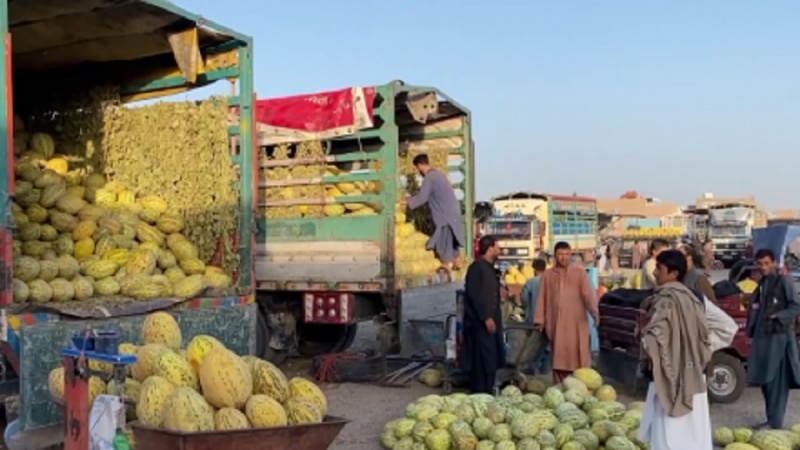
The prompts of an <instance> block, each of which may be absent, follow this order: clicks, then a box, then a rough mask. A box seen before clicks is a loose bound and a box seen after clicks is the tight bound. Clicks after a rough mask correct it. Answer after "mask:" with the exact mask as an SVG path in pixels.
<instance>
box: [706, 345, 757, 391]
mask: <svg viewBox="0 0 800 450" xmlns="http://www.w3.org/2000/svg"><path fill="white" fill-rule="evenodd" d="M706 381H707V383H708V399H709V401H711V402H713V403H721V404H727V403H734V402H735V401H736V400H739V397H741V396H742V394H743V393H744V390H745V388H746V387H747V374H746V373H745V370H744V364H743V363H742V361H741V360H740V359H739V358H737V357H735V356H732V355H729V354H727V353H723V352H716V353H714V355H713V356H712V357H711V377H710V378H709V379H708V380H706Z"/></svg>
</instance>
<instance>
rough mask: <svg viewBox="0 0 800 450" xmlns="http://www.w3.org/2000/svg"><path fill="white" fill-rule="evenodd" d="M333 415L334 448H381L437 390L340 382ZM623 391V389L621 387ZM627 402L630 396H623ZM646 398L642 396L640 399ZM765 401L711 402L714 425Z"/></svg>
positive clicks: (758, 412) (740, 418)
mask: <svg viewBox="0 0 800 450" xmlns="http://www.w3.org/2000/svg"><path fill="white" fill-rule="evenodd" d="M373 342H374V328H373V327H372V326H371V324H363V325H362V326H361V327H360V329H359V337H358V340H357V342H356V347H355V348H357V349H364V348H369V347H371V346H373V345H374V343H373ZM308 370H309V364H308V362H307V361H298V360H294V361H291V362H290V363H289V364H288V367H287V371H289V372H294V373H298V372H299V373H302V372H306V373H308V372H307V371H308ZM325 390H326V394H327V396H328V401H329V403H330V412H331V414H332V415H336V416H340V417H345V418H347V419H349V420H350V421H351V422H350V424H348V425H347V426H346V427H345V429H344V430H343V431H342V433H341V434H340V435H339V438H338V439H337V440H336V442H335V444H334V445H333V447H331V450H378V449H380V448H381V446H380V443H379V436H380V434H381V432H382V430H383V425H384V424H385V423H386V422H388V421H389V420H392V419H394V418H396V417H398V416H401V415H402V414H403V411H404V410H405V407H406V405H407V404H408V403H410V402H412V401H414V400H415V399H416V398H418V397H420V396H422V395H425V394H429V393H436V392H437V391H435V390H431V389H428V388H426V387H424V386H422V385H420V384H419V383H416V382H412V383H411V384H410V386H409V387H408V388H384V387H378V386H373V385H358V384H341V385H329V386H326V387H325ZM619 390H620V391H621V390H622V388H621V387H620V388H619ZM621 400H622V401H624V402H627V401H630V400H631V397H628V396H623V398H621ZM641 400H643V399H641ZM797 402H800V392H795V393H793V394H792V399H791V401H790V405H792V404H797ZM763 410H764V408H763V402H762V400H761V392H760V391H759V390H758V389H748V390H747V391H746V392H745V394H744V396H743V397H742V398H741V399H740V400H739V401H738V402H737V403H735V404H733V405H712V407H711V420H712V422H713V424H714V426H715V427H719V426H741V425H749V424H754V423H758V422H761V421H763V420H764V419H763ZM798 422H800V409H798V408H791V407H790V408H789V411H788V417H787V421H786V423H787V425H789V424H794V423H798Z"/></svg>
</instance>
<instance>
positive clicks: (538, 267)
mask: <svg viewBox="0 0 800 450" xmlns="http://www.w3.org/2000/svg"><path fill="white" fill-rule="evenodd" d="M545 269H547V262H545V260H543V259H539V258H536V259H534V260H533V270H535V271H537V272H544V271H545Z"/></svg>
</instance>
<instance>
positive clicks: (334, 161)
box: [255, 82, 475, 293]
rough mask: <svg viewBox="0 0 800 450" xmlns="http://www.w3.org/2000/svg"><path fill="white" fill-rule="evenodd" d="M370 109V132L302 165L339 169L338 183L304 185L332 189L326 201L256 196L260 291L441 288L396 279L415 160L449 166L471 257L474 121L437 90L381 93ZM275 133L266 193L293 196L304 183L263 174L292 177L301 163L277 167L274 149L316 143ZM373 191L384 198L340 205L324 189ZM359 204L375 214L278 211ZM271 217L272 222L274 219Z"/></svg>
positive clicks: (264, 166)
mask: <svg viewBox="0 0 800 450" xmlns="http://www.w3.org/2000/svg"><path fill="white" fill-rule="evenodd" d="M367 89H369V88H364V90H365V91H366V90H367ZM314 95H315V96H318V97H319V96H320V95H325V94H314ZM367 95H369V94H367ZM309 97H310V96H309ZM369 98H370V97H368V99H369ZM371 106H372V117H370V119H371V122H372V123H371V125H370V126H368V127H366V128H361V129H354V130H350V131H353V132H351V133H341V134H339V135H338V136H335V137H333V138H331V139H330V140H327V141H324V142H325V148H324V154H320V155H317V156H316V157H315V158H312V159H309V160H307V161H306V162H307V163H309V164H315V163H316V164H320V163H321V164H322V165H323V167H325V166H327V167H328V168H330V167H332V166H335V167H336V168H337V169H338V170H336V171H335V172H337V173H335V174H334V173H331V171H330V170H329V171H328V172H327V173H325V174H324V175H322V176H320V177H313V178H309V179H308V180H306V182H308V183H309V184H316V185H322V186H323V187H326V191H325V193H326V195H316V194H308V195H307V196H306V197H305V198H299V199H286V198H277V199H276V198H273V197H276V196H277V197H281V195H280V192H278V193H276V194H275V195H274V196H273V195H270V193H267V194H266V195H260V196H259V197H260V206H261V212H260V214H259V217H258V221H257V235H256V236H257V239H256V249H255V277H256V282H257V288H258V289H259V290H263V291H273V292H281V291H283V292H286V291H337V290H338V291H347V292H371V293H384V292H394V291H395V290H396V289H400V288H403V287H410V286H420V285H427V284H435V283H438V282H442V281H444V280H441V279H439V278H436V277H434V276H412V277H407V276H398V275H396V274H395V265H394V261H395V245H394V242H395V236H394V232H395V216H396V212H395V204H396V200H397V198H398V196H402V195H405V193H404V184H405V183H406V182H407V180H406V179H405V177H404V176H403V175H402V173H406V172H407V171H408V170H409V168H410V160H411V159H412V158H413V156H414V155H416V154H418V153H427V154H429V156H430V157H431V159H432V161H433V160H436V161H440V162H442V161H443V162H444V163H443V164H444V165H445V166H446V167H444V168H443V170H444V171H445V172H447V174H448V175H449V177H450V179H451V182H452V184H453V187H454V189H455V190H456V193H457V195H458V196H459V198H460V200H461V203H462V210H463V211H464V224H465V227H464V229H465V231H466V236H465V237H466V249H465V250H466V254H467V255H471V254H472V243H473V240H472V229H473V227H472V213H473V211H472V209H473V208H472V204H473V201H474V188H475V187H474V168H473V143H472V138H471V130H470V112H469V111H468V110H467V109H466V108H464V107H463V106H461V105H459V104H458V103H456V102H455V101H454V100H452V99H450V98H449V97H447V96H445V95H444V94H443V93H442V92H441V91H439V90H437V89H435V88H430V87H416V86H410V85H406V84H404V83H402V82H392V83H388V84H385V85H381V86H377V87H375V88H374V101H373V102H372V105H371ZM425 108H427V109H425ZM331 109H333V108H331ZM423 109H425V110H424V112H421V111H423ZM313 121H314V120H309V122H313ZM269 133H270V132H269V131H267V132H265V133H262V134H261V136H260V140H261V143H262V145H264V148H263V149H262V160H261V164H260V165H261V170H262V172H261V173H262V176H261V187H262V188H265V187H266V188H268V189H269V188H272V189H275V188H277V189H280V188H284V189H288V188H291V187H292V186H296V185H297V183H299V182H300V181H298V180H296V178H297V177H293V176H292V175H291V173H292V172H288V174H287V176H286V177H284V180H283V181H282V180H273V179H270V178H271V177H270V175H265V171H268V170H271V169H272V170H274V169H275V168H276V167H286V168H289V169H290V170H291V169H292V168H293V167H295V163H294V162H293V159H298V156H296V155H297V153H295V156H294V158H292V157H289V158H286V159H285V160H284V161H280V159H281V157H278V156H274V155H275V153H274V152H275V148H276V146H277V145H276V144H275V142H276V141H282V142H284V143H286V142H288V143H289V144H290V145H291V146H293V147H294V148H297V147H298V146H299V145H302V143H303V139H306V140H308V139H313V136H309V134H307V133H306V134H302V135H301V136H299V137H295V138H292V137H291V135H289V137H285V136H284V138H283V139H281V136H276V135H269ZM290 148H291V147H290ZM290 152H291V150H290ZM440 165H441V163H440ZM434 166H436V164H434ZM369 182H373V183H377V184H378V185H379V186H380V187H381V189H380V190H379V191H378V192H371V193H364V194H363V195H358V196H356V197H353V196H346V197H335V198H331V197H330V191H328V190H327V189H329V188H327V186H337V185H339V184H341V183H362V184H363V183H369ZM315 195H316V197H315V198H313V199H312V198H310V197H314V196H315ZM356 202H363V203H366V204H369V205H371V207H372V208H373V209H374V210H375V214H372V215H359V214H358V213H355V212H351V211H349V210H348V211H346V212H345V213H344V214H342V215H335V216H334V215H330V214H325V213H323V214H319V215H316V216H315V215H312V214H307V213H301V214H300V215H302V217H298V216H297V215H295V216H294V217H285V216H284V215H282V214H281V211H278V209H279V208H281V207H283V208H286V207H290V206H292V205H300V204H302V205H304V207H305V208H308V207H309V206H306V205H320V206H322V205H331V204H344V205H345V206H346V205H348V204H352V203H356ZM273 210H274V211H276V213H275V214H270V212H272V211H273ZM303 211H305V210H303ZM289 215H290V216H291V214H289Z"/></svg>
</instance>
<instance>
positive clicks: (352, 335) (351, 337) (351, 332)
mask: <svg viewBox="0 0 800 450" xmlns="http://www.w3.org/2000/svg"><path fill="white" fill-rule="evenodd" d="M356 336H358V324H357V323H354V324H352V325H348V326H347V337H346V338H345V340H344V342H343V343H342V346H341V347H340V348H339V350H337V351H339V352H343V351H346V350H348V349H349V348H350V347H351V346H352V345H353V342H355V340H356Z"/></svg>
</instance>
